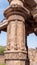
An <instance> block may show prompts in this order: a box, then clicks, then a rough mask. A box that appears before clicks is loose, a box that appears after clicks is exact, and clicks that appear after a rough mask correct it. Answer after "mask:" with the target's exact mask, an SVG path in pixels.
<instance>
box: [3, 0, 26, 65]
mask: <svg viewBox="0 0 37 65" xmlns="http://www.w3.org/2000/svg"><path fill="white" fill-rule="evenodd" d="M14 1H15V0H14ZM17 2H20V0H18V1H17ZM12 3H13V2H12ZM22 4H23V3H22ZM25 14H26V11H25V10H24V8H23V7H22V6H21V5H19V4H18V3H17V4H16V5H13V6H12V5H11V6H10V7H9V8H8V9H7V10H5V12H4V15H5V17H6V18H7V20H8V26H7V40H8V41H7V50H6V51H5V61H6V65H25V64H26V60H27V50H26V28H25V19H26V16H25Z"/></svg>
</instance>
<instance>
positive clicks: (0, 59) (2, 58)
mask: <svg viewBox="0 0 37 65" xmlns="http://www.w3.org/2000/svg"><path fill="white" fill-rule="evenodd" d="M4 63H5V58H4V55H3V54H2V55H1V54H0V64H4Z"/></svg>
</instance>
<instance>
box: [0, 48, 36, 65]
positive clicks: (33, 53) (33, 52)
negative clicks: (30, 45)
mask: <svg viewBox="0 0 37 65" xmlns="http://www.w3.org/2000/svg"><path fill="white" fill-rule="evenodd" d="M28 57H29V62H30V65H37V49H29V50H28ZM4 63H5V60H4V55H0V64H4Z"/></svg>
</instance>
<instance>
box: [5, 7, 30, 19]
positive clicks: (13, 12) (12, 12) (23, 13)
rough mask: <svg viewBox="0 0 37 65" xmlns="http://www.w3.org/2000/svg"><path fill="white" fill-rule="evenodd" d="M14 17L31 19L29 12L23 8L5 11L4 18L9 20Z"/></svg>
mask: <svg viewBox="0 0 37 65" xmlns="http://www.w3.org/2000/svg"><path fill="white" fill-rule="evenodd" d="M12 15H20V16H22V17H24V19H27V17H29V14H28V12H27V11H26V10H25V9H24V8H23V7H21V6H15V7H14V6H13V7H9V8H7V9H6V10H5V11H4V16H5V17H6V18H7V19H8V18H9V17H10V16H12Z"/></svg>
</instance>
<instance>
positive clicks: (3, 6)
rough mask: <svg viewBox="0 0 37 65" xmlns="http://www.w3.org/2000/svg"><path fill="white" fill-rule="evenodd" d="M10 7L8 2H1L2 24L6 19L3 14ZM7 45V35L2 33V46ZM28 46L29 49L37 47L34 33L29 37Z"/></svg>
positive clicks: (36, 37)
mask: <svg viewBox="0 0 37 65" xmlns="http://www.w3.org/2000/svg"><path fill="white" fill-rule="evenodd" d="M8 6H9V3H8V1H7V0H0V22H1V21H2V20H3V19H4V15H3V12H4V10H5V9H6V8H7V7H8ZM6 44H7V33H6V32H3V31H2V32H1V34H0V45H3V46H4V45H6ZM27 44H28V47H29V48H35V47H37V36H36V35H35V34H34V33H32V34H30V35H29V36H28V37H27Z"/></svg>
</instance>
